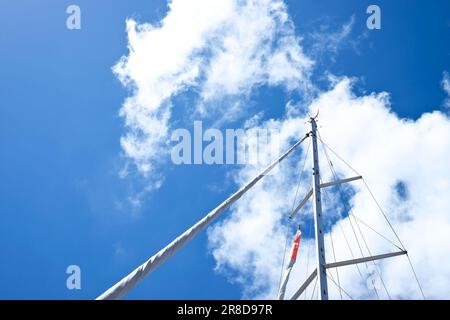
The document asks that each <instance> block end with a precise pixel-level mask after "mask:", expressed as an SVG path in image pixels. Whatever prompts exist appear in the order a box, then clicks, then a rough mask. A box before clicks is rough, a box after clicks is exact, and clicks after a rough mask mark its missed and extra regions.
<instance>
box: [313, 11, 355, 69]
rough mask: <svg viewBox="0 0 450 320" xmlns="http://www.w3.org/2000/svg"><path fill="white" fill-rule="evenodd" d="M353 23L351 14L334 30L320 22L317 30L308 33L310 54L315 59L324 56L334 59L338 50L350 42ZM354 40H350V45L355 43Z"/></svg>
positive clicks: (320, 58)
mask: <svg viewBox="0 0 450 320" xmlns="http://www.w3.org/2000/svg"><path fill="white" fill-rule="evenodd" d="M354 23H355V17H354V16H351V17H350V19H349V20H348V21H347V22H346V23H344V24H343V25H342V26H341V27H340V28H338V29H336V30H334V29H332V27H331V26H329V25H326V24H322V25H321V26H320V27H319V28H318V30H317V31H314V32H312V33H311V34H310V38H311V42H312V45H311V49H310V54H311V56H312V57H314V58H315V59H316V60H322V59H323V58H324V57H325V56H326V57H327V58H328V59H330V60H331V61H334V60H335V58H336V55H337V54H338V52H339V50H341V49H342V48H343V47H344V46H346V45H348V44H349V43H350V42H349V41H348V40H349V38H350V35H351V33H352V30H353V25H354ZM354 41H355V40H353V42H351V44H352V45H355V42H354Z"/></svg>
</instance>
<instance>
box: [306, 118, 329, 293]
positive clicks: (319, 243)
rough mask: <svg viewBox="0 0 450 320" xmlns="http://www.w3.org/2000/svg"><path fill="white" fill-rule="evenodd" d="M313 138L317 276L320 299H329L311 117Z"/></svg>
mask: <svg viewBox="0 0 450 320" xmlns="http://www.w3.org/2000/svg"><path fill="white" fill-rule="evenodd" d="M310 122H311V139H312V147H313V149H312V154H313V158H312V161H313V163H312V175H313V189H312V190H313V199H314V230H315V234H316V256H317V270H318V273H317V277H318V283H319V298H320V300H328V286H327V270H326V262H325V246H324V241H323V234H324V233H323V223H322V202H321V195H320V168H319V153H318V150H317V124H316V120H315V118H313V117H311V118H310Z"/></svg>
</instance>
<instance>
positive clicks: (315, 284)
mask: <svg viewBox="0 0 450 320" xmlns="http://www.w3.org/2000/svg"><path fill="white" fill-rule="evenodd" d="M316 287H317V277H316V281H315V282H314V289H313V292H312V294H311V299H310V300H312V299H313V297H314V293H315V292H316Z"/></svg>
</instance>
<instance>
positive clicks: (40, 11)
mask: <svg viewBox="0 0 450 320" xmlns="http://www.w3.org/2000/svg"><path fill="white" fill-rule="evenodd" d="M72 3H75V4H77V5H79V6H80V8H81V12H82V29H81V30H68V29H67V28H66V18H67V14H66V13H65V11H66V8H67V6H68V5H70V4H72ZM286 3H287V5H288V12H289V14H290V16H291V18H292V20H293V22H294V24H295V28H296V30H297V33H298V34H300V35H301V36H303V38H304V39H303V42H302V45H303V48H304V50H305V53H306V54H307V55H310V56H312V57H313V58H314V52H313V44H314V38H313V37H312V36H311V35H312V34H313V33H314V32H317V30H325V32H330V33H331V32H332V31H334V30H338V29H339V28H341V26H342V25H344V24H346V23H348V22H349V21H351V19H352V17H353V19H354V20H353V21H354V22H353V25H352V30H351V33H350V35H349V36H348V38H347V39H346V41H344V42H343V43H341V44H339V47H338V48H337V49H336V52H335V53H330V52H326V53H325V54H324V55H323V56H321V57H318V58H317V60H316V66H315V68H314V72H313V75H312V78H313V81H315V83H316V84H317V85H318V86H319V87H320V88H321V89H323V90H325V89H326V88H327V84H326V81H324V74H325V73H326V72H330V73H332V74H334V75H337V76H344V75H346V76H350V77H358V78H359V81H358V82H357V84H356V89H355V90H356V91H357V92H359V93H361V94H363V93H370V92H380V91H387V92H389V93H390V99H391V103H392V104H391V106H392V109H393V111H394V112H395V113H396V114H398V115H399V116H400V117H406V118H411V119H417V118H419V117H420V115H421V114H422V113H424V112H428V111H432V110H444V109H443V107H442V104H443V101H444V100H445V98H446V95H445V92H444V91H443V90H442V89H441V80H442V76H443V72H444V71H445V70H447V71H449V70H450V42H449V39H450V14H449V12H450V3H449V2H448V1H446V0H442V1H433V2H431V3H430V2H426V1H415V2H414V3H413V2H411V1H400V0H399V1H376V4H378V5H379V6H380V7H381V10H382V29H381V30H374V31H371V30H367V28H366V25H365V20H366V18H367V14H366V13H365V9H366V8H367V6H368V5H369V4H372V1H356V0H355V1H348V0H346V1H321V2H317V1H304V0H302V1H286ZM374 3H375V2H374ZM166 12H167V7H166V2H165V1H137V0H134V1H133V0H131V1H105V0H99V1H82V0H78V1H75V2H72V1H57V2H56V1H47V0H45V1H39V2H37V1H22V0H20V1H2V3H1V4H0V15H1V19H0V30H1V31H0V53H1V58H2V59H1V62H0V64H1V76H0V98H1V108H0V147H1V159H0V177H1V179H0V254H1V263H0V284H1V288H2V289H1V290H0V298H3V299H15V298H18V299H24V298H25V299H28V298H38V299H79V298H82V299H92V298H95V297H96V296H97V295H99V294H100V293H102V292H103V291H104V290H105V289H107V288H108V287H109V286H110V285H112V284H113V283H114V282H116V281H117V280H119V279H120V278H121V277H122V276H124V275H125V274H127V273H128V272H129V271H131V270H132V269H133V268H134V267H136V266H137V265H138V264H140V263H141V262H143V261H145V259H146V258H148V257H149V256H151V255H152V254H153V253H155V252H156V251H158V250H159V249H160V248H162V247H163V246H164V245H166V244H167V243H168V242H170V241H171V240H172V239H173V238H174V237H175V236H177V235H178V234H179V233H181V232H182V231H184V230H185V229H186V228H187V227H189V226H190V225H192V224H193V223H194V222H196V221H197V220H198V219H199V218H201V217H202V216H203V215H204V214H206V213H207V212H208V211H209V210H210V209H212V208H214V207H215V206H216V205H217V204H219V203H220V202H221V201H222V200H223V199H224V198H225V197H226V196H227V195H228V194H229V193H231V192H232V191H233V190H235V188H236V185H235V184H234V183H233V181H232V180H230V179H229V176H227V170H228V169H229V168H228V167H225V166H207V165H201V166H181V167H176V166H174V165H172V164H171V163H167V164H165V165H164V166H163V167H162V168H160V169H159V170H160V171H161V172H163V173H164V176H165V179H164V183H163V184H162V186H161V188H159V189H158V190H155V191H153V192H149V193H148V194H146V195H145V197H144V199H143V201H142V204H141V206H140V207H139V208H133V207H132V206H131V205H130V204H129V203H128V202H127V199H128V198H129V197H130V196H131V195H133V194H136V193H138V192H139V191H140V190H141V189H142V188H143V185H145V179H144V178H142V177H140V176H139V174H138V173H134V174H132V175H131V176H129V177H127V178H125V179H121V178H120V177H119V174H118V173H119V172H120V170H121V168H122V167H123V165H124V159H123V151H122V149H121V146H120V137H121V136H122V135H123V134H124V131H125V129H124V123H123V119H122V118H121V117H120V116H119V109H120V107H121V105H122V103H123V101H124V100H125V98H126V97H127V96H128V95H129V91H128V90H127V89H126V88H124V87H123V86H122V84H121V83H120V82H119V81H118V79H117V78H116V76H115V75H114V74H113V72H112V71H111V68H112V66H114V65H115V64H116V63H117V61H118V60H119V58H120V57H121V56H123V55H126V54H127V53H128V50H127V34H126V31H125V20H126V19H127V18H134V19H136V20H137V21H138V22H150V23H155V22H157V21H158V20H160V19H162V18H163V17H164V16H165V15H166ZM321 28H322V29H321ZM293 96H295V94H292V93H291V94H289V93H286V92H285V91H284V90H282V89H280V88H276V87H275V88H273V87H268V86H262V87H261V88H260V89H258V90H256V91H254V92H253V93H252V95H251V98H250V103H251V105H252V106H253V109H252V110H251V111H250V112H254V113H255V112H257V111H260V110H264V111H265V113H264V117H265V118H266V119H267V118H270V117H280V116H281V115H282V114H283V110H284V109H283V108H284V105H285V104H286V103H287V101H288V100H290V99H292V98H293ZM193 99H194V94H193V93H192V92H189V91H188V92H186V93H183V94H182V95H180V96H178V97H177V98H175V99H174V100H173V102H174V103H175V104H183V103H184V104H190V103H192V101H193ZM278 106H279V107H278ZM174 117H175V119H178V121H180V122H183V121H186V119H185V118H183V117H185V116H183V115H182V114H179V113H178V112H177V111H175V112H174ZM186 123H187V122H186ZM230 125H231V127H241V126H242V125H243V121H242V119H241V120H239V121H236V122H234V123H232V124H230ZM186 126H189V125H188V124H186ZM71 264H76V265H79V266H80V267H81V272H82V289H81V290H67V288H66V278H67V275H66V273H65V270H66V267H67V266H68V265H71ZM214 266H215V261H214V258H213V256H212V255H211V254H210V252H209V250H208V242H207V236H206V234H205V233H203V234H201V235H200V236H198V237H197V238H195V239H194V240H193V241H192V242H191V243H190V244H189V245H188V246H187V247H185V248H184V249H183V250H182V251H180V252H179V254H177V255H176V256H174V257H173V258H172V259H171V260H169V261H168V262H167V263H165V264H164V265H163V266H162V267H161V268H159V269H158V270H157V271H155V272H154V273H153V274H151V276H149V277H148V278H147V279H146V280H145V281H144V282H143V283H142V284H141V285H139V286H138V287H137V288H136V289H135V290H134V291H133V292H132V293H131V294H130V295H129V296H128V298H142V299H147V298H149V299H170V298H194V299H197V298H199V299H208V298H224V299H227V298H240V297H241V296H242V288H241V286H240V285H238V284H236V283H232V282H231V281H229V279H228V278H227V277H226V276H224V275H223V274H219V273H217V272H215V271H214Z"/></svg>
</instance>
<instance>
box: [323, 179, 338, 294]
mask: <svg viewBox="0 0 450 320" xmlns="http://www.w3.org/2000/svg"><path fill="white" fill-rule="evenodd" d="M320 183H323V181H322V178H320ZM323 191H324V192H323V193H324V194H326V196H327V198H328V199H330V198H329V197H328V194H327V193H326V191H325V190H323ZM330 203H332V202H331V201H330ZM329 226H330V240H331V248H332V251H333V259H334V262H335V263H336V261H337V260H336V252H335V250H334V241H333V232H332V231H333V230H332V225H331V222H330V223H329ZM330 274H331V272H330ZM336 276H337V281H338V284H339V296H340V297H341V300H342V291H341V281H340V279H339V271H338V268H336Z"/></svg>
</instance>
